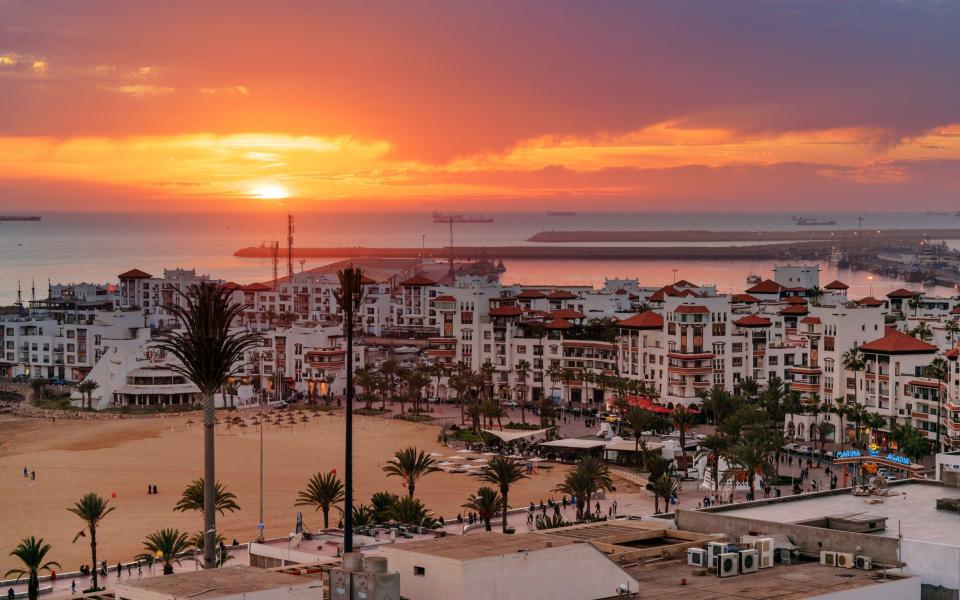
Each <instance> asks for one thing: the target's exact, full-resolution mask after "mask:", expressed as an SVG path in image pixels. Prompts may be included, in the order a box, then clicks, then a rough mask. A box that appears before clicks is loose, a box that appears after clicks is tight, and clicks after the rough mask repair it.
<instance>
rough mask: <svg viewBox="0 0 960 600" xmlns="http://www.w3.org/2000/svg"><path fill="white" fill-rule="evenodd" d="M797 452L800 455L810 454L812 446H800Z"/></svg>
mask: <svg viewBox="0 0 960 600" xmlns="http://www.w3.org/2000/svg"><path fill="white" fill-rule="evenodd" d="M797 452H799V453H800V454H810V446H800V447H799V448H797Z"/></svg>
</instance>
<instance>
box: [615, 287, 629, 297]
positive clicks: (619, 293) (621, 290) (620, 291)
mask: <svg viewBox="0 0 960 600" xmlns="http://www.w3.org/2000/svg"><path fill="white" fill-rule="evenodd" d="M614 294H616V295H618V296H626V295H627V290H625V289H623V288H620V289H619V290H617V291H615V292H614Z"/></svg>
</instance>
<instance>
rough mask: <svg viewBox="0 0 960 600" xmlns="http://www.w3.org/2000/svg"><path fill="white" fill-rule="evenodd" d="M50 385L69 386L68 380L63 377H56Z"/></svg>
mask: <svg viewBox="0 0 960 600" xmlns="http://www.w3.org/2000/svg"><path fill="white" fill-rule="evenodd" d="M49 383H50V385H67V380H66V379H63V378H62V377H54V378H53V379H51V380H50V381H49Z"/></svg>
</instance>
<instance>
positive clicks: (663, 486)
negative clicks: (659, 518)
mask: <svg viewBox="0 0 960 600" xmlns="http://www.w3.org/2000/svg"><path fill="white" fill-rule="evenodd" d="M647 486H648V487H647V489H649V490H650V491H651V492H653V512H654V514H660V498H663V501H664V508H667V509H669V508H670V498H671V497H673V495H674V494H676V493H677V490H678V489H679V488H680V486H679V485H678V484H677V482H676V481H674V479H673V477H670V476H669V475H667V474H666V473H664V474H663V475H661V476H660V477H657V478H656V479H654V480H653V481H651V482H650V483H649V484H647Z"/></svg>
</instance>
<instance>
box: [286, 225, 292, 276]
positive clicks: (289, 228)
mask: <svg viewBox="0 0 960 600" xmlns="http://www.w3.org/2000/svg"><path fill="white" fill-rule="evenodd" d="M287 276H289V277H290V280H291V281H293V215H289V214H288V215H287Z"/></svg>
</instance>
